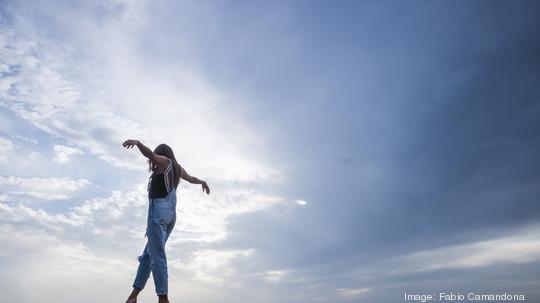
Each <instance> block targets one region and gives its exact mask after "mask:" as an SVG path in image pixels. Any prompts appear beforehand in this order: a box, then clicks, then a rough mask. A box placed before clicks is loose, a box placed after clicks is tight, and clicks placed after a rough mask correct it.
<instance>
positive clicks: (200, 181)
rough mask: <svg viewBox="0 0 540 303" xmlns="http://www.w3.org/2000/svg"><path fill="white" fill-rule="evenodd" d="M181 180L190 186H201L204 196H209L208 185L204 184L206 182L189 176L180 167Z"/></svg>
mask: <svg viewBox="0 0 540 303" xmlns="http://www.w3.org/2000/svg"><path fill="white" fill-rule="evenodd" d="M182 179H184V180H186V181H188V182H189V183H191V184H201V185H202V190H203V192H206V194H210V187H208V184H206V181H203V180H201V179H199V178H197V177H194V176H190V175H189V174H188V173H187V171H186V170H185V169H184V168H183V167H182Z"/></svg>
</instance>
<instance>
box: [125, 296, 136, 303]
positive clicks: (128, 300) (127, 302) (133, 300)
mask: <svg viewBox="0 0 540 303" xmlns="http://www.w3.org/2000/svg"><path fill="white" fill-rule="evenodd" d="M126 303H137V298H132V297H129V298H128V299H127V300H126Z"/></svg>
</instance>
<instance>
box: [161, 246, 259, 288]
mask: <svg viewBox="0 0 540 303" xmlns="http://www.w3.org/2000/svg"><path fill="white" fill-rule="evenodd" d="M253 253H254V250H253V249H243V250H211V249H205V250H200V251H196V252H195V253H193V259H191V260H190V261H189V262H186V263H184V262H181V261H180V260H176V261H171V262H170V264H171V266H173V267H176V268H178V269H181V270H188V271H190V272H192V273H193V276H192V278H191V279H192V280H194V281H199V282H204V283H211V284H221V283H223V282H224V281H225V280H226V279H227V278H230V277H231V276H233V275H234V274H235V273H236V270H235V268H234V267H233V266H231V265H230V263H231V261H233V260H234V259H237V258H246V257H249V256H251V255H252V254H253Z"/></svg>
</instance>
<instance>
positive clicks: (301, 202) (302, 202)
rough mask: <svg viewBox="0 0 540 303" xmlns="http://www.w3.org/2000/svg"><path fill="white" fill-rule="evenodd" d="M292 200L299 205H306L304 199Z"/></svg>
mask: <svg viewBox="0 0 540 303" xmlns="http://www.w3.org/2000/svg"><path fill="white" fill-rule="evenodd" d="M294 202H296V204H298V205H301V206H306V205H307V201H306V200H294Z"/></svg>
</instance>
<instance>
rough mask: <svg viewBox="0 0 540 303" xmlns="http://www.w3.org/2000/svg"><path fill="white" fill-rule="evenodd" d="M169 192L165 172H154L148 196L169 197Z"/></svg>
mask: <svg viewBox="0 0 540 303" xmlns="http://www.w3.org/2000/svg"><path fill="white" fill-rule="evenodd" d="M167 194H168V193H167V187H165V178H164V176H163V174H162V173H161V174H153V175H152V177H151V178H150V188H149V190H148V198H165V197H167Z"/></svg>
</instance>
